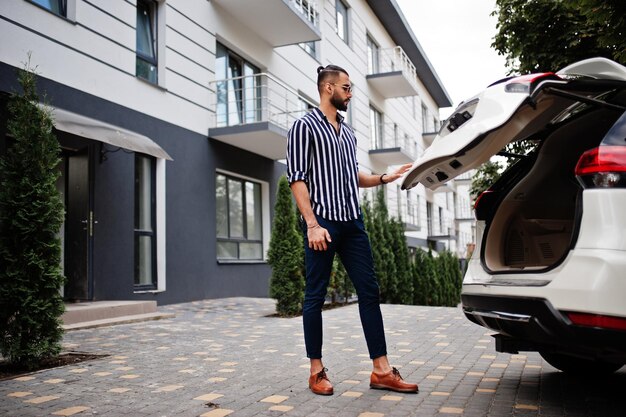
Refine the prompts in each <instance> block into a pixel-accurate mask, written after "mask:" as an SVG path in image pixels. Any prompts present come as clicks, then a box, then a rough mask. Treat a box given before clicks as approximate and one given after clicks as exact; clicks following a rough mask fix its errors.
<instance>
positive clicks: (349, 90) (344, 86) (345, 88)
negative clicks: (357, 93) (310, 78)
mask: <svg viewBox="0 0 626 417" xmlns="http://www.w3.org/2000/svg"><path fill="white" fill-rule="evenodd" d="M327 84H330V85H338V86H339V87H341V88H343V91H345V92H346V93H351V92H352V86H351V85H345V84H337V83H327Z"/></svg>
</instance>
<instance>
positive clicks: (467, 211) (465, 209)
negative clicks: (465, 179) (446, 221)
mask: <svg viewBox="0 0 626 417" xmlns="http://www.w3.org/2000/svg"><path fill="white" fill-rule="evenodd" d="M455 217H456V219H457V220H474V213H473V210H472V205H471V204H470V202H469V200H467V199H465V198H463V199H460V200H459V201H457V203H456V210H455Z"/></svg>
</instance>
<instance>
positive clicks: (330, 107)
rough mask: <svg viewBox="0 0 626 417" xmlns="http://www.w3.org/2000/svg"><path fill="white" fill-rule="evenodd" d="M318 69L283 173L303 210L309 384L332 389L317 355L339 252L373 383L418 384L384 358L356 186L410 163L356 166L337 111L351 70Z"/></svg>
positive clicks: (391, 386) (343, 105)
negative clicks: (374, 169) (310, 103)
mask: <svg viewBox="0 0 626 417" xmlns="http://www.w3.org/2000/svg"><path fill="white" fill-rule="evenodd" d="M317 73H318V75H317V88H318V90H319V94H320V106H319V108H316V109H313V111H311V112H310V113H308V114H307V115H305V116H304V117H302V118H301V119H299V120H297V121H296V122H295V123H294V124H293V126H292V127H291V129H290V130H289V135H288V143H287V178H288V180H289V184H290V186H291V191H292V193H293V195H294V197H295V200H296V204H297V205H298V209H299V210H300V213H301V214H302V218H303V224H302V228H303V233H304V249H305V264H306V287H305V295H304V305H303V309H302V310H303V311H302V318H303V325H304V341H305V345H306V352H307V357H308V358H309V359H310V361H311V369H310V370H311V375H310V377H309V388H310V389H311V391H313V392H314V393H315V394H320V395H331V394H332V393H333V386H332V384H331V382H330V380H329V379H328V376H327V375H326V371H327V369H326V368H325V367H324V365H323V363H322V306H323V305H324V299H325V297H326V290H327V287H328V283H329V279H330V273H331V269H332V263H333V258H334V256H335V253H337V254H339V256H340V258H341V261H342V263H343V265H344V267H345V268H346V271H347V272H348V275H349V277H350V279H351V280H352V282H353V284H354V287H355V289H356V292H357V296H358V298H359V314H360V316H361V324H362V326H363V332H364V334H365V340H366V342H367V348H368V351H369V354H370V358H371V359H372V362H373V371H372V374H371V378H370V387H371V388H377V389H388V390H393V391H399V392H417V390H418V387H417V385H416V384H409V383H406V382H404V381H403V380H402V377H401V376H400V373H399V372H398V370H397V369H395V368H392V367H391V366H390V365H389V361H388V359H387V346H386V341H385V332H384V328H383V319H382V315H381V311H380V300H379V288H378V282H377V281H376V276H375V273H374V265H373V259H372V251H371V247H370V242H369V238H368V236H367V233H366V232H365V227H364V225H363V218H362V216H361V210H360V207H359V191H358V187H374V186H377V185H381V184H386V183H389V182H391V181H395V180H397V179H398V178H400V177H401V176H402V175H403V174H404V173H405V172H406V171H407V170H408V169H409V168H410V167H411V164H407V165H403V166H402V167H400V168H399V169H398V170H397V171H396V172H394V173H392V174H382V175H370V174H365V173H362V172H360V171H359V170H358V163H357V159H356V150H357V146H356V137H355V136H354V132H353V130H352V129H351V128H350V127H349V126H347V125H345V124H344V123H343V117H342V116H341V115H340V114H339V113H338V112H337V110H341V111H345V110H347V108H348V103H349V102H350V98H351V97H352V85H351V84H350V78H349V75H348V73H347V72H346V71H345V70H344V69H343V68H341V67H338V66H335V65H328V66H326V67H319V68H318V69H317Z"/></svg>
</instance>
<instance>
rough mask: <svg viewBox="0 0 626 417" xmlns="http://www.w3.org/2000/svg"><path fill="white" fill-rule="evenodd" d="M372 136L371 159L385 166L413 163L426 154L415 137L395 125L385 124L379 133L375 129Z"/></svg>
mask: <svg viewBox="0 0 626 417" xmlns="http://www.w3.org/2000/svg"><path fill="white" fill-rule="evenodd" d="M371 135H372V136H371V137H372V145H371V146H372V148H371V149H370V151H369V155H370V158H372V160H374V161H375V162H376V163H379V164H382V165H385V166H390V165H401V164H407V163H410V162H413V161H415V159H416V158H417V157H418V155H421V154H422V153H423V152H424V149H422V147H421V146H419V145H418V143H417V141H416V140H415V137H413V136H411V135H409V134H408V133H406V132H405V131H403V130H402V129H401V128H400V127H399V126H398V125H397V124H395V123H385V124H383V126H382V128H380V129H378V131H376V129H373V130H372V133H371Z"/></svg>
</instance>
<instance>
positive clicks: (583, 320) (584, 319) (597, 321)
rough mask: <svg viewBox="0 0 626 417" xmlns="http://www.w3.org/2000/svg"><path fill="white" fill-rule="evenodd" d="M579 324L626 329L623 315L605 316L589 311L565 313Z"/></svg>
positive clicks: (573, 321) (625, 320)
mask: <svg viewBox="0 0 626 417" xmlns="http://www.w3.org/2000/svg"><path fill="white" fill-rule="evenodd" d="M565 314H566V315H567V317H568V318H569V319H570V320H571V321H572V323H574V324H575V325H577V326H585V327H599V328H603V329H612V330H626V319H625V318H622V317H614V316H603V315H600V314H588V313H565Z"/></svg>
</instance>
